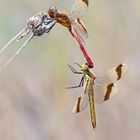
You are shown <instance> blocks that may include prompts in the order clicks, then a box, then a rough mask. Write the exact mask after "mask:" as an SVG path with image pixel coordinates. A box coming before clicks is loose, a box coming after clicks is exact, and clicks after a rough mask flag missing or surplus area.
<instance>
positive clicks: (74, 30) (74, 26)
mask: <svg viewBox="0 0 140 140" xmlns="http://www.w3.org/2000/svg"><path fill="white" fill-rule="evenodd" d="M88 5H89V1H88V0H75V2H74V5H73V7H72V9H71V11H70V13H65V12H60V11H58V10H57V8H56V7H51V8H49V10H48V14H49V16H50V17H51V18H53V19H55V20H56V21H57V23H59V24H61V25H62V26H64V27H66V28H67V29H68V30H69V32H70V33H71V35H72V37H73V38H74V39H75V40H76V42H78V44H79V46H80V49H81V51H82V53H83V55H84V57H85V58H86V60H87V65H88V67H89V68H93V62H92V60H91V58H90V57H89V55H88V53H87V51H86V50H85V48H84V46H85V41H84V40H85V38H87V36H88V33H87V30H86V28H85V25H84V23H83V21H82V20H81V17H82V16H83V15H84V14H85V13H86V11H87V8H88Z"/></svg>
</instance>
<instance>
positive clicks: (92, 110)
mask: <svg viewBox="0 0 140 140" xmlns="http://www.w3.org/2000/svg"><path fill="white" fill-rule="evenodd" d="M88 96H89V103H90V115H91V122H92V126H93V128H95V127H96V113H95V107H94V90H93V82H92V80H90V83H89V86H88Z"/></svg>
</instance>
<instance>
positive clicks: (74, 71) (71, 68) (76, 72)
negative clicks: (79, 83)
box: [68, 65, 83, 74]
mask: <svg viewBox="0 0 140 140" xmlns="http://www.w3.org/2000/svg"><path fill="white" fill-rule="evenodd" d="M68 66H69V68H70V70H71V71H72V72H73V73H74V74H83V72H80V71H76V70H75V69H74V68H73V67H72V66H71V65H68Z"/></svg>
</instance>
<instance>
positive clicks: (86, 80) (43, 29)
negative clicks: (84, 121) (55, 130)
mask: <svg viewBox="0 0 140 140" xmlns="http://www.w3.org/2000/svg"><path fill="white" fill-rule="evenodd" d="M88 4H89V2H88V0H75V3H74V5H73V7H72V10H71V12H70V14H67V13H61V12H59V11H57V9H56V8H55V7H52V8H50V9H49V10H48V14H46V13H45V12H40V13H38V14H37V15H35V16H33V17H31V18H29V19H28V21H27V27H25V28H24V29H23V30H21V31H20V32H19V33H18V34H17V35H16V36H14V37H13V38H12V39H11V40H10V41H9V42H8V43H7V44H6V45H5V46H4V47H2V49H1V50H0V54H1V53H3V51H5V49H6V48H7V47H8V46H9V45H10V44H11V43H12V42H13V41H14V40H18V41H19V40H20V39H22V38H23V37H24V36H26V35H28V34H30V35H29V37H28V39H27V40H26V41H25V43H24V44H23V45H22V46H21V47H20V48H19V49H18V50H17V51H16V52H15V53H14V54H13V55H12V56H11V57H10V58H9V59H8V60H7V61H6V63H4V65H3V66H2V67H0V71H2V70H3V69H4V68H5V67H6V66H7V65H8V64H9V63H10V62H11V61H12V60H13V59H14V58H15V56H17V55H19V54H20V52H21V51H22V50H23V49H24V48H25V47H26V45H27V44H28V43H29V41H30V40H31V39H32V38H33V37H35V36H41V35H43V34H44V33H49V32H50V31H51V29H52V28H53V27H54V25H55V24H56V23H59V24H61V25H62V26H64V27H66V28H67V29H68V30H69V32H70V33H71V35H72V37H73V38H74V39H75V40H76V42H77V43H78V44H79V47H80V49H81V51H82V53H83V55H84V57H85V58H86V60H87V63H85V64H84V65H79V64H78V66H79V67H80V72H77V71H76V70H75V69H74V68H73V67H72V66H70V65H69V67H70V69H71V70H72V72H73V73H75V74H82V75H83V76H82V79H81V82H80V84H79V85H78V86H73V87H70V88H78V87H81V86H83V85H84V86H85V90H84V94H83V95H82V96H81V97H79V98H78V99H77V101H76V103H75V105H74V108H73V112H74V113H78V112H81V111H82V110H84V109H85V108H86V107H87V105H88V103H89V104H90V114H91V122H92V125H93V128H95V127H96V114H95V108H94V100H95V103H101V102H103V101H106V100H108V99H109V98H110V97H111V96H112V95H114V94H115V92H116V84H115V82H116V81H118V80H119V79H120V78H121V77H122V75H123V74H124V72H125V71H126V69H127V65H126V64H125V63H123V64H120V65H118V66H117V67H116V68H113V69H112V70H110V71H109V72H107V73H106V74H104V75H103V76H101V77H98V76H97V77H96V76H95V75H94V74H93V73H92V72H91V71H90V68H93V62H92V60H91V58H90V57H89V55H88V54H87V52H86V50H85V48H84V46H85V39H86V38H87V36H88V33H87V30H86V28H85V26H84V24H83V22H82V20H81V17H82V15H83V14H84V13H85V11H86V9H87V7H88Z"/></svg>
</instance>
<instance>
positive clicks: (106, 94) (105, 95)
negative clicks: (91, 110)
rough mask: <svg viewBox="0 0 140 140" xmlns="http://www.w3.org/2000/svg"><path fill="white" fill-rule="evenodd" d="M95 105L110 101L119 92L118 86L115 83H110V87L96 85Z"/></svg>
mask: <svg viewBox="0 0 140 140" xmlns="http://www.w3.org/2000/svg"><path fill="white" fill-rule="evenodd" d="M94 91H95V103H98V104H100V103H103V102H104V101H106V100H108V99H110V98H111V97H112V96H113V95H115V94H116V92H117V86H116V84H114V83H110V84H108V85H106V84H102V85H95V86H94Z"/></svg>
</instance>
